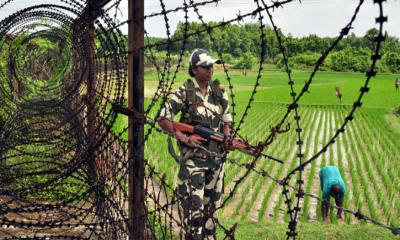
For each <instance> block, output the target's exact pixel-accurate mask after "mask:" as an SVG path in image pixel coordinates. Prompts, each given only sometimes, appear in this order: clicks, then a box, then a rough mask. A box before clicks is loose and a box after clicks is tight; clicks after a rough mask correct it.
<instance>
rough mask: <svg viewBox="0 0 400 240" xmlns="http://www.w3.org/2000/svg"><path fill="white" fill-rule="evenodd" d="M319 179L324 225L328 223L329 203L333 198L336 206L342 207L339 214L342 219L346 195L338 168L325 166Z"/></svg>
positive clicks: (320, 172) (338, 216)
mask: <svg viewBox="0 0 400 240" xmlns="http://www.w3.org/2000/svg"><path fill="white" fill-rule="evenodd" d="M319 179H320V183H321V190H322V217H323V219H324V223H328V213H329V202H330V197H331V196H332V197H333V198H334V199H335V202H336V206H338V207H340V209H338V212H337V218H338V219H342V212H343V210H342V209H341V208H342V207H343V198H344V195H345V193H346V187H345V185H344V182H343V179H342V176H341V175H340V172H339V169H338V168H337V167H336V166H325V167H323V168H321V170H320V171H319Z"/></svg>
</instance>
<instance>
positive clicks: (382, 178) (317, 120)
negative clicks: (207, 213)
mask: <svg viewBox="0 0 400 240" xmlns="http://www.w3.org/2000/svg"><path fill="white" fill-rule="evenodd" d="M349 110H350V108H349V107H347V106H336V105H301V107H300V116H301V120H300V125H301V127H302V128H303V129H304V130H303V132H302V139H303V141H304V144H303V146H304V148H303V153H304V155H305V158H304V159H307V158H309V157H311V156H312V155H314V154H315V153H316V152H317V151H318V150H319V149H321V147H322V146H323V145H324V144H325V143H326V142H328V141H329V139H330V138H331V137H332V135H333V134H334V132H335V131H336V130H337V129H338V128H339V126H340V124H342V123H343V120H344V118H345V117H346V114H347V113H348V111H349ZM285 111H286V105H285V104H275V103H262V102H256V103H254V104H253V106H252V111H250V113H249V116H248V118H247V119H246V121H245V123H244V125H243V127H242V129H241V131H240V135H242V136H244V137H245V138H247V139H248V141H249V142H250V143H253V144H256V143H257V142H258V141H263V140H265V138H266V137H267V136H268V134H269V129H270V128H271V127H272V126H274V125H275V124H276V123H277V122H278V121H279V120H280V118H281V117H282V115H283V113H284V112H285ZM384 115H385V110H381V109H374V108H371V109H367V108H365V109H362V110H361V111H359V112H357V113H356V115H355V120H354V121H353V122H351V123H350V124H349V125H348V126H347V128H346V131H345V133H344V134H342V135H340V136H339V138H338V139H337V140H336V142H335V143H334V144H333V145H332V146H331V147H330V148H329V149H328V151H326V152H325V153H324V154H322V155H321V156H320V157H319V158H318V159H317V160H316V161H314V162H312V163H311V164H309V165H308V166H307V167H306V168H305V171H304V173H303V178H304V180H305V185H304V188H305V190H306V191H307V192H310V193H313V194H315V195H321V190H320V184H319V177H318V172H319V169H320V167H321V166H325V165H336V166H337V167H338V168H339V170H340V171H341V174H342V176H343V178H344V181H345V183H346V186H347V188H348V193H347V194H346V197H345V201H344V207H345V208H350V209H353V210H360V211H361V212H362V213H363V214H367V215H369V216H371V217H373V218H375V219H379V220H381V221H383V222H387V223H389V224H394V225H398V224H399V223H400V221H399V219H400V200H399V199H400V181H399V180H400V165H399V164H398V157H397V156H400V149H399V148H398V146H400V140H399V137H398V135H397V134H396V133H395V132H392V131H391V130H390V128H389V125H388V124H387V123H386V121H385V119H384ZM238 116H240V109H239V110H238ZM289 119H293V115H292V116H290V117H289ZM289 123H290V126H291V129H290V131H289V132H287V133H283V134H280V135H278V136H277V138H276V139H275V140H274V142H273V143H272V144H271V145H269V146H267V147H266V149H265V151H264V152H265V153H267V154H269V155H272V156H275V157H278V158H280V159H282V160H284V164H279V163H277V162H274V161H272V160H268V159H259V161H258V162H257V165H256V167H255V168H256V169H258V170H263V171H265V172H267V173H268V174H269V175H271V176H272V177H274V178H276V179H281V178H283V177H284V176H286V174H287V173H288V172H289V171H290V170H291V169H293V168H295V167H296V166H297V165H298V159H297V153H298V149H297V145H296V141H297V138H296V135H295V134H296V132H295V130H294V129H295V127H293V126H295V123H294V121H293V120H290V121H289ZM145 148H146V149H145V151H146V159H147V160H148V162H149V163H150V164H151V165H152V166H154V167H155V168H156V170H157V171H158V172H161V173H164V174H165V175H166V180H167V182H168V183H169V184H170V185H171V186H175V185H176V180H177V179H176V176H177V171H178V169H179V165H178V163H176V162H175V160H174V159H173V158H172V157H171V156H170V155H169V153H168V149H167V136H166V135H164V134H159V133H155V134H152V135H151V136H150V137H149V140H148V142H147V144H146V146H145ZM228 160H235V161H236V162H239V163H247V162H250V161H251V160H252V158H251V157H250V156H248V155H245V154H243V153H241V152H238V151H232V152H230V153H229V155H228ZM244 173H245V169H244V168H243V167H240V166H238V165H237V164H233V163H231V162H229V161H227V164H226V166H225V194H226V196H227V195H228V194H229V192H230V191H231V189H232V187H233V186H234V184H235V181H236V180H237V179H239V178H240V176H242V175H243V174H244ZM291 184H292V185H295V179H292V181H291ZM281 192H282V188H281V186H279V185H278V184H277V183H275V182H273V181H271V180H270V179H268V178H266V177H263V176H261V175H260V174H257V173H255V172H252V173H251V174H250V175H249V176H248V177H247V178H246V179H245V180H244V181H243V182H242V183H241V184H240V186H239V188H238V189H237V191H236V192H235V194H234V196H233V198H231V199H230V200H229V201H228V202H227V204H226V205H225V207H224V209H222V210H221V211H220V212H219V214H220V216H221V217H225V218H229V219H235V220H240V221H243V220H248V221H251V222H262V221H277V222H284V221H287V220H288V216H287V215H286V206H285V204H284V198H283V196H282V194H281ZM301 205H302V206H301V209H302V212H301V214H300V220H301V221H304V222H313V221H321V220H322V219H321V213H320V203H319V202H318V201H316V200H315V199H313V198H309V197H305V198H304V199H303V200H302V202H301ZM334 216H335V215H334V214H332V215H331V221H332V222H333V223H336V219H335V217H334ZM345 223H359V220H357V219H356V218H354V217H353V216H350V215H346V216H345Z"/></svg>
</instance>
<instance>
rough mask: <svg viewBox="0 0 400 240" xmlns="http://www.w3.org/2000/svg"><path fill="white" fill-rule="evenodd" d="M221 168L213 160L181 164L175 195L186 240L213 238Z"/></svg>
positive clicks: (220, 190) (220, 191) (221, 180)
mask: <svg viewBox="0 0 400 240" xmlns="http://www.w3.org/2000/svg"><path fill="white" fill-rule="evenodd" d="M223 178H224V167H223V163H222V162H221V161H220V160H218V159H215V158H211V157H209V158H206V159H201V158H191V159H187V160H186V161H185V162H184V163H181V167H180V169H179V174H178V193H179V195H180V196H181V197H180V198H181V199H180V205H181V208H182V212H183V226H184V228H185V233H186V236H185V238H186V239H195V240H197V239H199V240H200V239H214V238H215V228H216V227H215V222H214V216H215V209H216V208H217V207H218V206H219V202H220V201H219V200H220V198H221V195H222V192H223Z"/></svg>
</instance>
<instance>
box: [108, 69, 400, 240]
mask: <svg viewBox="0 0 400 240" xmlns="http://www.w3.org/2000/svg"><path fill="white" fill-rule="evenodd" d="M229 74H230V77H231V79H232V83H233V84H234V93H235V95H234V100H235V103H236V104H237V106H236V108H235V110H236V113H237V117H236V122H238V121H239V119H240V117H241V114H242V113H243V111H244V108H245V106H246V104H247V102H248V99H249V97H250V95H251V92H252V89H253V85H254V83H255V80H256V77H257V74H256V73H255V72H249V73H248V74H247V76H243V75H242V74H241V73H240V72H237V71H230V72H229ZM309 75H310V72H305V71H294V72H293V79H294V81H295V86H294V87H295V89H296V91H297V92H299V90H300V89H301V88H302V86H303V84H304V82H305V81H306V80H307V79H308V77H309ZM215 77H216V78H218V79H219V80H220V81H221V82H222V83H223V84H224V85H225V88H226V89H228V84H227V81H226V76H225V74H224V73H223V72H222V71H216V72H215ZM395 77H396V76H395V75H393V74H378V75H377V77H375V78H373V79H371V83H370V87H371V90H370V91H369V92H368V93H367V94H366V95H365V97H364V98H363V100H362V102H363V106H362V109H361V111H360V110H357V112H356V115H355V120H354V121H353V122H352V123H350V125H348V126H347V127H346V129H354V133H352V132H351V131H350V132H349V131H346V132H345V134H343V135H341V138H340V139H339V140H338V142H337V143H335V144H337V146H338V147H337V148H338V152H334V151H333V149H332V147H331V148H330V149H328V152H327V154H322V157H320V158H319V160H318V161H321V160H322V163H321V164H320V165H324V164H327V163H329V162H331V161H332V160H333V156H338V157H339V158H342V156H343V157H347V161H348V166H347V169H348V170H349V172H348V174H347V175H344V176H345V177H346V180H345V181H346V182H347V183H351V184H349V186H352V188H351V189H349V191H351V192H352V196H353V197H352V199H350V198H349V197H348V195H347V197H346V199H345V204H346V206H348V207H349V208H350V209H352V210H357V209H358V210H360V211H361V212H363V213H366V214H367V215H368V214H369V213H371V214H372V215H374V217H377V218H379V217H380V216H377V214H378V212H377V210H376V209H375V207H379V208H380V209H382V208H383V209H382V210H384V215H385V216H382V217H383V218H384V219H387V220H389V221H390V222H391V223H395V224H396V223H398V220H397V219H398V216H399V215H398V214H399V213H400V208H399V207H398V205H397V203H398V202H399V201H398V200H397V196H399V194H400V190H399V189H400V184H399V183H398V181H397V180H398V179H400V174H398V172H399V171H400V167H399V165H398V161H397V160H396V158H395V156H398V154H400V153H399V150H398V147H396V145H397V146H398V144H400V141H399V139H400V138H399V137H400V134H399V133H400V130H399V129H400V121H399V118H398V117H397V116H396V115H394V114H393V113H392V109H393V108H395V107H398V105H399V100H400V94H397V93H396V92H395V90H394V87H393V79H395ZM365 78H366V77H365V75H364V74H361V73H336V72H319V73H317V74H316V76H315V79H314V80H313V84H312V85H311V87H310V92H309V93H305V95H304V96H303V98H302V99H301V100H300V102H299V103H300V110H301V117H302V121H304V122H302V123H301V124H302V127H305V128H304V131H303V135H304V134H306V133H308V131H310V129H311V128H312V127H313V124H315V123H314V121H315V119H311V120H308V119H307V116H309V115H312V114H311V112H312V111H315V112H316V111H320V112H321V118H323V116H325V118H324V119H325V120H324V122H323V123H322V121H321V122H320V123H319V125H321V126H318V130H317V131H318V132H319V133H318V134H317V135H316V136H318V135H322V138H323V140H322V142H320V141H317V139H316V140H314V141H313V142H309V141H310V140H309V139H307V138H306V139H304V140H305V145H304V146H309V144H314V145H315V146H314V147H315V148H317V147H319V146H317V145H318V143H319V144H325V143H326V142H327V141H328V139H330V137H332V134H333V132H334V131H335V130H336V129H337V127H338V126H339V125H341V124H342V123H343V120H344V117H345V116H346V115H347V114H348V112H349V111H350V109H351V105H352V104H353V102H354V101H355V100H356V98H357V97H358V95H359V89H360V87H361V86H363V84H364V81H365ZM186 79H187V75H186V72H185V71H182V73H179V74H178V75H177V78H176V80H175V82H176V83H175V85H174V87H173V89H176V88H177V87H179V86H180V85H181V84H182V83H183V82H184V81H185V80H186ZM157 84H158V82H157V76H156V74H155V73H154V72H151V71H147V72H146V75H145V86H146V89H147V91H148V92H151V91H154V90H155V89H156V88H157ZM336 86H338V87H340V89H341V91H342V93H343V99H342V100H343V102H342V103H339V101H338V99H337V98H336V96H335V87H336ZM289 93H290V91H289V86H288V84H287V76H286V74H285V73H283V72H279V71H265V72H263V76H262V78H261V80H260V86H259V88H258V90H257V94H256V96H255V101H254V103H253V104H252V109H251V110H250V112H249V116H248V117H247V118H246V119H245V123H244V125H243V127H242V130H241V134H242V135H245V136H248V137H249V139H250V140H251V141H252V142H253V141H254V142H256V141H258V140H263V138H264V137H266V136H267V135H268V133H269V130H268V128H269V126H270V125H271V124H272V125H273V124H276V123H277V122H279V121H280V119H282V117H283V116H284V114H285V112H286V110H285V109H286V105H285V104H286V103H289V102H291V96H290V95H289ZM146 96H147V97H148V99H147V100H146V104H148V103H149V102H150V99H149V97H151V94H147V95H146ZM157 106H159V105H156V107H154V109H152V110H151V111H150V115H151V116H154V114H155V113H156V111H157V109H158V107H157ZM310 110H312V111H310ZM314 116H317V114H314ZM385 116H386V117H385ZM303 118H304V119H303ZM263 119H264V120H263ZM332 119H335V124H334V125H333V124H332V122H331V121H332ZM271 120H273V121H272V123H271ZM288 120H290V121H291V122H292V123H293V115H292V116H290V118H289V119H288ZM360 121H361V122H362V123H361V122H360ZM126 124H127V119H126V118H124V117H121V116H120V117H119V118H118V119H117V121H116V123H115V124H114V126H113V129H114V130H115V131H116V132H121V131H122V130H123V129H124V127H125V126H126ZM355 125H356V126H355ZM261 126H262V127H261ZM350 126H351V127H350ZM294 128H295V125H294V124H292V130H293V129H294ZM363 129H365V130H366V131H365V132H362V131H363ZM356 132H357V134H359V135H357V136H356V135H355V134H356ZM311 135H312V133H311V132H309V133H308V136H311ZM122 136H123V137H124V138H125V139H126V138H127V135H126V134H125V133H124V134H123V135H122ZM287 136H290V138H289V137H287ZM363 138H373V139H374V141H371V140H366V139H363ZM355 141H357V142H355ZM360 142H362V144H360ZM339 143H342V144H343V145H344V148H343V149H340V147H339ZM274 144H277V145H274ZM360 146H361V147H363V148H362V149H361V150H360V149H359V147H360ZM293 147H295V146H294V141H293V132H290V133H288V134H283V135H282V137H281V138H279V139H277V140H276V141H275V142H274V143H273V144H272V145H271V146H269V148H268V150H269V151H270V150H272V149H273V150H274V152H276V155H277V156H280V157H283V158H284V159H286V158H287V157H288V155H289V153H290V152H291V150H292V149H293ZM278 149H279V150H278ZM372 149H374V150H375V152H373V153H371V152H369V151H371V150H372ZM305 150H306V149H303V151H305ZM315 150H316V149H314V151H315ZM269 153H270V152H269ZM306 153H307V152H306ZM274 154H275V153H274ZM328 154H329V155H328ZM160 156H162V157H160ZM328 156H329V157H328ZM230 157H232V158H235V159H239V160H240V162H245V161H247V160H249V159H250V158H249V157H245V156H244V155H243V154H241V153H237V152H233V153H231V155H230ZM372 157H373V158H374V159H372V160H373V161H371V162H368V163H365V162H362V161H367V160H368V159H369V160H371V158H372ZM146 158H147V159H149V162H150V163H151V164H152V165H154V166H155V167H156V169H157V171H161V172H165V173H166V174H167V181H168V183H169V184H171V185H174V184H175V182H176V171H177V169H178V167H177V164H176V163H175V161H174V160H173V159H172V158H171V157H170V156H169V153H168V151H167V149H166V136H165V135H160V134H158V133H154V131H153V134H152V135H150V138H149V141H148V142H147V144H146ZM364 158H365V159H364ZM377 159H378V160H377ZM287 160H288V161H289V162H286V163H285V167H283V165H279V167H278V166H274V167H275V168H270V167H269V166H270V165H269V166H268V165H264V164H262V165H261V164H260V165H258V167H261V168H263V169H269V170H270V171H271V170H272V169H276V170H275V172H276V174H277V176H279V177H282V176H283V175H284V172H286V171H287V169H286V168H287V167H289V168H290V169H292V168H293V167H294V166H295V165H297V159H296V158H295V157H293V158H291V159H287ZM289 165H290V166H289ZM309 167H311V171H310V172H309V175H308V176H305V178H306V177H307V178H308V180H310V179H312V175H313V174H317V173H318V171H319V169H316V168H315V165H310V166H309ZM339 167H340V168H341V170H342V168H343V167H344V166H343V163H342V162H340V160H339ZM240 171H241V169H239V168H237V167H235V166H234V165H232V164H227V166H226V178H225V181H226V185H227V184H228V183H229V182H231V181H232V180H235V179H236V178H237V174H239V173H240ZM374 174H379V175H380V176H381V179H382V181H383V182H384V183H383V184H382V186H381V187H382V189H377V185H376V183H374V184H368V181H373V179H372V177H373V175H374ZM391 179H392V181H390V180H391ZM262 184H270V186H268V187H267V188H266V192H265V195H264V196H263V199H262V203H261V206H262V207H261V208H262V209H260V211H259V215H258V216H259V220H260V222H259V223H249V222H248V221H247V220H246V216H247V215H249V211H250V210H251V209H252V207H251V206H252V204H253V203H252V202H253V201H254V199H255V195H254V194H256V195H259V191H260V186H261V185H262ZM312 185H313V184H311V183H308V185H305V187H307V190H309V188H310V187H311V186H312ZM240 187H243V188H244V189H242V190H243V191H242V193H243V195H247V193H248V194H249V196H248V198H247V199H245V198H244V196H242V198H241V199H240V200H239V204H238V206H237V208H236V209H233V211H235V212H236V213H237V214H240V216H234V215H232V217H234V219H240V222H239V227H238V229H237V231H236V239H286V235H285V232H286V231H287V224H286V223H284V224H278V223H276V222H264V220H263V218H264V216H265V214H266V213H265V208H266V206H268V204H271V202H270V199H271V196H270V195H271V193H272V192H273V189H274V188H275V187H278V186H276V184H274V183H272V184H271V183H270V181H265V179H263V178H260V177H257V176H253V177H250V178H249V179H247V182H246V183H245V184H243V185H242V186H240ZM318 187H319V184H318ZM369 188H375V189H374V190H373V191H371V189H369ZM250 189H252V190H251V191H250ZM278 192H280V190H278ZM374 192H375V193H387V194H389V195H390V196H388V198H389V199H386V201H385V199H384V198H382V197H378V198H376V199H375V200H374V196H375V193H374ZM251 193H252V194H253V195H252V194H251ZM317 193H318V191H317ZM249 200H250V201H249ZM282 201H283V198H282V197H281V198H280V199H279V204H278V205H276V206H275V207H274V215H275V216H274V217H275V219H276V218H277V215H278V210H279V208H280V207H282V205H281V204H280V203H282ZM378 201H379V202H380V203H378ZM307 205H308V199H307V201H306V206H307ZM376 205H380V206H376ZM396 205H397V206H396ZM305 209H308V207H306V208H305ZM390 209H392V213H391V214H390V213H389V212H390ZM307 216H308V215H307V214H306V215H304V218H303V219H302V220H303V222H302V223H301V224H300V225H299V227H298V231H299V234H300V235H299V236H300V239H376V238H379V239H393V237H394V236H393V235H392V234H391V233H390V231H388V230H385V229H382V228H377V227H375V226H372V225H370V224H361V225H355V224H354V225H349V224H346V225H340V224H330V225H322V224H320V223H318V222H314V223H307ZM345 216H346V222H347V223H349V222H350V221H352V219H354V218H352V217H350V216H349V215H345ZM317 217H318V219H319V220H320V219H321V216H320V211H319V209H318V210H317ZM221 219H222V221H223V222H224V223H226V224H228V225H232V224H233V223H234V220H233V219H228V218H221ZM334 222H335V221H334Z"/></svg>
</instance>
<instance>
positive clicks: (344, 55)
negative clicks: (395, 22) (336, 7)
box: [147, 22, 400, 73]
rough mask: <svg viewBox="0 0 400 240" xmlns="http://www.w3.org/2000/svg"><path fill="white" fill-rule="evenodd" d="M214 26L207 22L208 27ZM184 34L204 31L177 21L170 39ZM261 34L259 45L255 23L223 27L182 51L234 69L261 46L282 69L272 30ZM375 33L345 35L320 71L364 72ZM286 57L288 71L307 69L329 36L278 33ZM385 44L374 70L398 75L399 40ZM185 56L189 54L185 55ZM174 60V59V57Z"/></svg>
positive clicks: (256, 55)
mask: <svg viewBox="0 0 400 240" xmlns="http://www.w3.org/2000/svg"><path fill="white" fill-rule="evenodd" d="M215 24H217V23H216V22H210V23H209V26H213V25H215ZM186 28H187V29H188V32H194V31H199V30H200V31H201V30H204V26H203V25H202V24H201V23H197V22H190V23H189V24H188V25H187V26H186V24H185V23H182V22H180V23H179V24H178V25H177V28H176V30H175V32H174V33H173V34H172V36H171V38H172V40H174V39H182V38H183V36H184V34H185V29H186ZM263 33H264V34H265V38H264V39H265V40H264V43H263V44H261V41H262V40H261V37H260V36H261V34H262V32H261V30H260V27H259V25H258V24H257V23H247V24H242V25H238V24H229V25H226V26H225V27H218V28H214V29H213V30H212V33H211V35H212V38H213V39H214V42H213V41H212V39H211V37H210V35H209V34H208V33H207V32H204V33H201V34H199V35H194V36H190V37H189V38H188V39H187V41H186V46H185V49H188V52H189V51H191V50H193V49H195V48H205V49H209V50H210V51H212V52H216V51H217V50H218V51H220V52H221V53H223V55H222V58H223V60H224V61H225V62H226V63H227V64H232V65H233V66H234V67H237V68H242V69H243V68H249V67H250V68H251V67H252V66H253V65H254V64H256V63H257V61H259V60H258V59H260V55H261V51H262V46H263V47H264V49H265V62H266V63H270V64H275V65H277V66H278V67H283V66H284V61H283V59H282V54H281V51H280V47H279V42H278V39H277V37H276V34H275V32H274V30H273V29H272V28H271V27H269V26H267V27H266V28H264V29H263ZM377 33H378V30H377V29H375V28H372V29H370V30H368V31H367V32H366V33H365V34H364V36H356V35H355V34H354V33H351V34H349V35H348V36H346V37H345V38H343V40H342V41H340V42H339V44H338V45H337V46H336V47H335V48H334V49H333V51H332V52H331V54H330V55H329V56H328V58H327V59H326V60H325V61H324V63H323V64H322V66H321V68H322V70H332V71H355V72H364V71H367V70H368V68H369V66H370V63H371V55H372V51H373V49H374V47H375V46H374V44H375V43H374V41H373V39H374V36H376V35H377ZM279 34H280V36H281V38H282V40H283V41H282V42H283V45H284V47H285V50H286V54H287V55H288V57H289V65H290V67H292V68H298V69H303V68H310V67H313V66H314V65H315V63H316V62H317V60H318V58H319V57H320V56H321V54H322V53H323V52H325V51H326V50H327V49H328V48H329V47H330V46H331V45H332V43H333V42H334V41H335V38H333V37H319V36H317V35H315V34H310V35H308V36H305V37H293V36H292V35H291V34H286V35H285V34H284V33H282V32H279ZM385 37H386V41H385V42H384V43H383V46H382V59H381V61H379V62H378V65H377V68H378V70H379V71H383V72H393V73H395V72H400V42H399V39H398V38H396V37H394V36H390V35H389V34H388V33H385ZM147 40H148V43H155V42H159V41H165V40H166V39H162V38H154V37H149V38H148V39H147ZM181 48H182V42H177V43H175V44H173V45H170V46H167V45H161V46H158V47H157V48H156V50H157V51H156V52H158V54H157V53H156V58H161V61H163V60H164V59H162V58H163V57H162V56H165V54H163V53H165V51H167V50H169V51H171V52H172V54H173V55H176V54H179V52H180V50H181ZM186 54H187V55H188V54H189V53H186ZM175 57H176V56H175Z"/></svg>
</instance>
